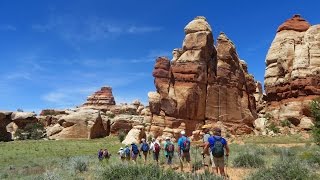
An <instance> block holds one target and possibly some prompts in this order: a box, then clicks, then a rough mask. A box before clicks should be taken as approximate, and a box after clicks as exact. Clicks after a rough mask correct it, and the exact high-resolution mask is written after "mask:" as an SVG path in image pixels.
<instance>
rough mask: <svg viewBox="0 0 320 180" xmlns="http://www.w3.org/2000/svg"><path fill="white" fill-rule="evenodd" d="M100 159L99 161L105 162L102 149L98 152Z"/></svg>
mask: <svg viewBox="0 0 320 180" xmlns="http://www.w3.org/2000/svg"><path fill="white" fill-rule="evenodd" d="M98 159H99V161H102V160H103V150H102V149H100V150H99V151H98Z"/></svg>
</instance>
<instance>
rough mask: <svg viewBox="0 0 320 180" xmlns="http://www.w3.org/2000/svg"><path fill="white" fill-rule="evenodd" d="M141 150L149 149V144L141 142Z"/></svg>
mask: <svg viewBox="0 0 320 180" xmlns="http://www.w3.org/2000/svg"><path fill="white" fill-rule="evenodd" d="M141 150H142V151H143V152H148V151H149V145H148V143H143V144H142V147H141Z"/></svg>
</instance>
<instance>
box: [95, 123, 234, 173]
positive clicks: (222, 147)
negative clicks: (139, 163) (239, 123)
mask: <svg viewBox="0 0 320 180" xmlns="http://www.w3.org/2000/svg"><path fill="white" fill-rule="evenodd" d="M202 128H203V132H204V136H203V142H202V143H201V144H199V145H196V148H199V147H202V152H201V155H202V157H203V165H204V166H205V167H207V168H208V170H209V167H210V166H211V167H212V172H213V173H214V172H216V173H217V174H218V173H220V174H221V175H222V176H225V171H224V167H225V157H228V156H229V147H228V143H227V141H226V140H225V139H224V138H223V137H221V129H219V128H214V129H213V135H211V134H210V127H209V126H206V125H204V126H203V127H202ZM190 147H191V141H190V138H188V137H187V136H186V133H185V131H181V132H180V138H179V139H178V143H177V149H176V151H175V145H174V143H173V142H172V141H171V138H170V137H166V138H165V142H164V144H163V146H162V147H161V144H160V143H159V141H158V140H156V139H155V138H152V140H151V142H150V143H148V142H147V141H146V139H141V144H140V146H139V147H138V145H137V144H136V143H132V144H131V145H130V146H129V145H126V146H125V148H122V147H121V148H120V150H119V151H118V155H119V157H120V159H121V160H122V161H130V160H132V161H133V162H134V163H136V160H137V157H138V156H139V157H141V153H142V154H143V160H144V164H146V163H147V158H148V155H149V154H151V153H152V155H153V160H154V161H155V162H156V164H157V165H159V156H160V151H163V152H164V155H165V157H166V163H167V165H169V166H170V168H171V166H172V164H173V157H174V154H175V153H177V154H178V157H179V160H180V168H181V171H183V167H184V165H187V167H188V168H189V170H191V163H190V162H191V157H190ZM99 159H100V158H99Z"/></svg>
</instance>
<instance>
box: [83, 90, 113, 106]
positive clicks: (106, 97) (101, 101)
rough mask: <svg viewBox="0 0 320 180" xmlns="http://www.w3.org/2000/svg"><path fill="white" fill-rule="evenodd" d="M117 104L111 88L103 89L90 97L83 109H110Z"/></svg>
mask: <svg viewBox="0 0 320 180" xmlns="http://www.w3.org/2000/svg"><path fill="white" fill-rule="evenodd" d="M115 104H116V102H115V100H114V97H113V94H112V88H111V87H108V86H106V87H102V88H101V90H99V91H97V92H95V93H93V94H92V95H91V96H88V98H87V102H85V103H84V104H83V105H82V107H89V108H93V109H101V110H103V109H106V110H108V109H110V107H111V106H114V105H115Z"/></svg>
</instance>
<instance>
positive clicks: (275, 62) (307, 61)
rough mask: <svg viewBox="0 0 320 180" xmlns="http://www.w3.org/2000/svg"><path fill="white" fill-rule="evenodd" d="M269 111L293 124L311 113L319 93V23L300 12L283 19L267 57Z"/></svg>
mask: <svg viewBox="0 0 320 180" xmlns="http://www.w3.org/2000/svg"><path fill="white" fill-rule="evenodd" d="M264 85H265V92H266V98H265V99H266V101H267V102H268V106H267V110H266V111H267V112H269V113H270V114H271V115H272V116H273V117H274V118H275V119H278V120H285V119H288V120H289V121H291V122H292V123H293V124H296V125H297V124H299V123H300V120H301V119H302V118H304V117H307V116H309V115H308V114H306V113H305V112H306V111H305V110H304V109H308V106H309V102H310V101H311V100H312V99H314V98H315V97H317V96H319V95H320V25H314V26H310V24H309V23H308V22H307V21H306V20H304V19H303V18H302V17H301V16H299V15H294V16H293V18H291V19H289V20H287V21H286V22H285V23H283V24H282V25H281V26H280V27H279V28H278V31H277V34H276V36H275V38H274V40H273V42H272V44H271V47H270V49H269V51H268V54H267V57H266V71H265V81H264Z"/></svg>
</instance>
